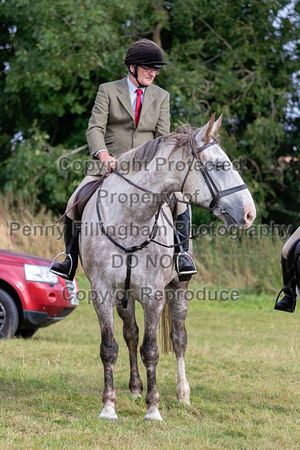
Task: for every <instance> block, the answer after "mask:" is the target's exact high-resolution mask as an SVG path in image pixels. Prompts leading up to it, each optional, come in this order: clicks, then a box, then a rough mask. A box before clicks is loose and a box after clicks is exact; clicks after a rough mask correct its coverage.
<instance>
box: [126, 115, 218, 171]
mask: <svg viewBox="0 0 300 450" xmlns="http://www.w3.org/2000/svg"><path fill="white" fill-rule="evenodd" d="M202 128H204V127H201V128H196V129H193V128H192V127H191V126H190V125H189V124H187V125H181V126H179V127H178V128H176V129H175V130H174V131H173V132H172V133H169V134H166V135H164V136H160V137H158V138H156V139H153V140H151V141H148V142H146V143H145V144H142V145H140V146H139V147H137V148H135V149H132V150H130V151H128V152H125V153H123V154H122V155H121V156H120V157H119V160H120V161H122V162H123V161H126V162H127V163H129V164H130V163H131V162H135V161H147V163H149V162H151V161H152V160H153V159H154V158H155V157H156V155H157V153H158V151H159V150H160V148H161V145H162V144H164V143H167V144H168V143H173V149H172V151H171V153H170V155H169V157H171V156H172V155H173V154H174V153H175V152H176V151H177V150H178V149H179V148H183V151H190V149H192V150H194V151H195V150H196V135H197V134H198V133H199V132H200V131H201V129H202ZM211 138H213V139H214V140H215V141H216V142H217V143H218V139H217V137H216V136H213V135H210V133H209V134H206V136H205V143H207V142H208V141H209V140H210V139H211ZM133 167H134V165H133Z"/></svg>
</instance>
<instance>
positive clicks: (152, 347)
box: [140, 298, 164, 420]
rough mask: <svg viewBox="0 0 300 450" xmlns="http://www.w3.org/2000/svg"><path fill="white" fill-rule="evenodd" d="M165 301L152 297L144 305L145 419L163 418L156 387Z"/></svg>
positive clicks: (142, 349)
mask: <svg viewBox="0 0 300 450" xmlns="http://www.w3.org/2000/svg"><path fill="white" fill-rule="evenodd" d="M163 303H164V302H158V301H156V300H155V299H153V298H152V299H150V300H149V302H148V303H147V304H146V305H144V322H145V332H144V340H143V344H142V345H141V348H140V352H141V357H142V361H143V363H144V366H145V367H146V372H147V394H146V404H147V413H146V415H145V420H162V418H161V415H160V413H159V410H158V405H159V393H158V390H157V387H156V366H157V363H158V359H159V351H158V346H157V335H158V328H159V320H160V316H161V313H162V310H163Z"/></svg>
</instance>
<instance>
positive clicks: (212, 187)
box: [96, 139, 247, 308]
mask: <svg viewBox="0 0 300 450" xmlns="http://www.w3.org/2000/svg"><path fill="white" fill-rule="evenodd" d="M216 144H217V142H215V141H213V142H210V143H208V144H205V145H203V146H202V147H200V148H196V145H195V139H194V141H193V142H192V145H191V149H192V155H193V159H192V161H191V162H190V164H189V167H188V171H187V173H186V175H185V177H184V180H183V183H182V186H181V192H182V193H183V189H184V185H185V183H186V180H187V178H188V176H189V174H190V172H191V169H192V165H193V163H194V162H195V160H197V161H198V162H199V164H200V170H201V173H202V175H203V178H204V180H205V183H206V185H207V187H208V189H209V191H210V193H211V195H212V201H211V202H210V204H209V206H204V205H198V204H196V203H193V202H190V201H189V202H186V201H183V200H178V199H177V201H179V202H181V203H186V204H188V205H192V206H197V207H199V208H202V209H205V210H207V211H210V212H211V213H213V214H214V215H215V219H216V218H217V217H218V216H220V215H222V214H223V215H224V214H227V215H229V216H230V217H231V219H232V221H233V222H235V223H236V221H235V219H234V218H233V217H232V216H231V215H230V214H229V213H228V212H227V211H225V210H223V208H222V206H220V205H219V200H220V198H222V197H225V196H227V195H230V194H233V193H235V192H238V191H242V190H244V189H247V184H246V183H244V184H241V185H239V186H235V187H232V188H230V189H224V190H219V189H218V188H217V186H216V184H215V182H214V180H213V179H212V177H211V175H210V173H209V172H208V170H207V169H206V168H205V166H204V164H203V162H202V161H201V159H200V157H199V154H200V153H201V152H203V151H204V150H205V149H207V148H209V147H211V146H212V145H216ZM112 172H113V173H114V174H116V175H117V176H119V177H120V178H122V179H123V180H125V181H126V182H127V183H128V184H130V185H131V186H134V187H136V188H137V189H139V190H141V191H143V192H146V193H148V194H151V195H153V196H155V197H156V198H161V197H162V196H161V194H158V193H154V192H152V191H150V190H149V189H146V188H144V187H142V186H138V185H137V184H135V183H134V182H133V181H131V180H129V179H128V178H126V177H125V176H124V175H122V174H121V173H120V172H118V171H117V170H116V169H112ZM106 175H107V173H106ZM102 182H103V180H102ZM101 184H102V183H101ZM100 189H101V186H100V187H99V190H98V200H97V203H96V209H97V215H98V220H99V224H100V228H101V231H102V233H103V234H104V235H105V236H106V237H107V238H108V239H109V240H110V241H111V242H112V243H113V244H114V245H115V246H116V247H118V248H119V249H120V250H122V251H124V252H125V254H126V268H127V270H126V278H125V293H124V297H123V298H122V305H123V308H127V303H128V300H129V288H130V278H131V268H132V256H133V253H135V252H136V251H138V250H142V249H144V248H146V247H147V246H148V245H149V244H150V242H154V243H155V244H158V245H161V246H163V247H167V248H171V247H177V246H180V245H182V242H181V243H180V244H173V245H165V244H162V243H160V242H158V241H156V240H155V237H156V234H157V229H158V226H157V221H158V218H159V214H160V212H162V214H163V216H164V218H165V219H166V220H167V223H168V224H169V225H170V226H171V227H172V228H173V230H174V231H175V232H176V229H175V227H174V225H173V224H172V223H171V222H170V221H169V219H168V218H167V215H166V213H165V212H164V211H163V208H162V207H161V205H160V206H159V209H158V211H157V213H156V214H155V220H154V224H153V227H152V230H151V231H150V234H149V237H148V238H147V239H146V240H145V241H144V242H142V244H140V245H135V246H131V247H124V246H122V245H120V244H119V243H118V242H117V241H115V240H114V239H113V238H112V237H111V236H110V235H109V234H108V233H107V231H106V230H105V228H104V225H103V221H102V217H101V213H100V207H99V204H100ZM177 233H178V232H177ZM197 236H200V235H195V236H192V238H194V237H197ZM188 239H190V238H188ZM188 239H187V240H188Z"/></svg>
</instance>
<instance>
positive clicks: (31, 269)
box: [24, 264, 59, 284]
mask: <svg viewBox="0 0 300 450" xmlns="http://www.w3.org/2000/svg"><path fill="white" fill-rule="evenodd" d="M24 271H25V279H26V280H27V281H37V282H39V283H49V284H59V281H58V276H57V275H55V274H54V273H51V272H49V267H48V266H35V265H34V264H24Z"/></svg>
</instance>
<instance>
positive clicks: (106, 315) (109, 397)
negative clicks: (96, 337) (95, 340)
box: [94, 301, 119, 420]
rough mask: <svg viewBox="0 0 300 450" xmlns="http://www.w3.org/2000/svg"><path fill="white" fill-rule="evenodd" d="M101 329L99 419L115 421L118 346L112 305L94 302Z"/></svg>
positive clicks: (116, 417)
mask: <svg viewBox="0 0 300 450" xmlns="http://www.w3.org/2000/svg"><path fill="white" fill-rule="evenodd" d="M94 307H95V310H96V313H97V316H98V320H99V324H100V329H101V345H100V357H101V360H102V363H103V368H104V389H103V395H102V403H103V410H102V412H101V414H100V416H99V418H100V419H109V420H117V419H118V416H117V415H116V412H115V406H116V403H117V396H116V392H115V388H114V378H113V377H114V366H115V363H116V360H117V357H118V349H119V346H118V344H117V342H116V339H115V336H114V315H113V306H112V304H103V303H102V304H98V303H97V302H96V301H95V302H94Z"/></svg>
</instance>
